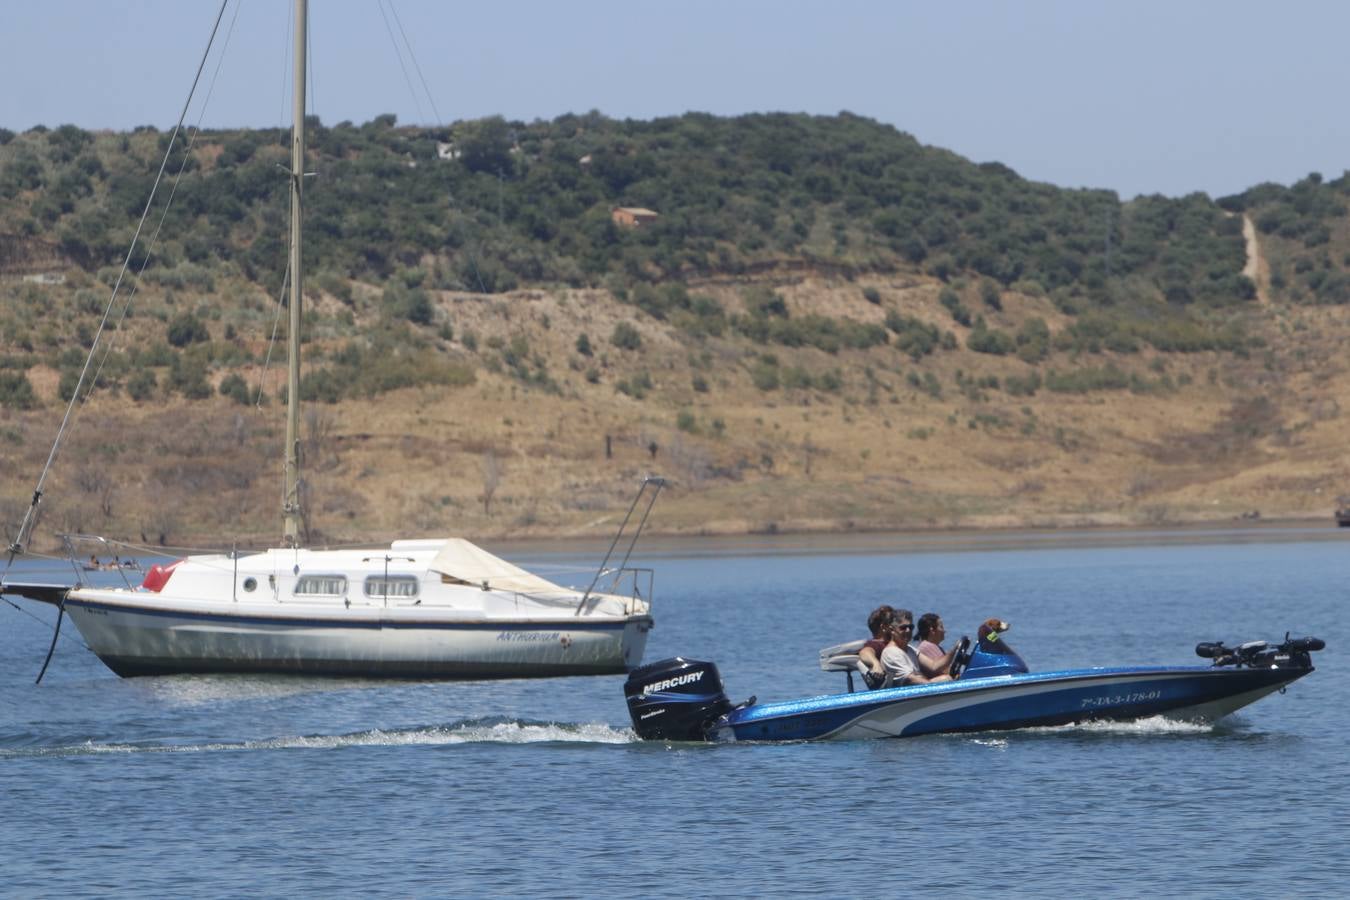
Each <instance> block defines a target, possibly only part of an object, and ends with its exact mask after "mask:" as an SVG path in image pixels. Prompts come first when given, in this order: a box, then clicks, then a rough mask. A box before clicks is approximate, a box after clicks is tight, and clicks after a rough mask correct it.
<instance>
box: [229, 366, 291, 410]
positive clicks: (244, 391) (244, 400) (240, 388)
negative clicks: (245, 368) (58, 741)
mask: <svg viewBox="0 0 1350 900" xmlns="http://www.w3.org/2000/svg"><path fill="white" fill-rule="evenodd" d="M217 390H219V391H220V394H221V396H223V397H229V398H230V399H231V400H233V401H234V402H235V403H238V404H240V405H242V406H248V405H249V404H250V403H252V402H253V397H252V396H251V392H250V391H249V389H248V382H247V381H245V380H244V379H243V377H242V376H241V375H239V374H238V373H237V372H231V373H230V374H229V375H226V376H225V377H224V378H222V379H221V381H220V387H219V388H217ZM304 393H305V392H304V388H303V385H302V386H301V391H300V395H301V396H304Z"/></svg>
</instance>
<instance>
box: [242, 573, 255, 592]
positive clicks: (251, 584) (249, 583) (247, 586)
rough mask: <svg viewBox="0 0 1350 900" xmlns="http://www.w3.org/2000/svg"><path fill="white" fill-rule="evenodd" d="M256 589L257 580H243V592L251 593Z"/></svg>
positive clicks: (251, 578) (249, 578) (250, 578)
mask: <svg viewBox="0 0 1350 900" xmlns="http://www.w3.org/2000/svg"><path fill="white" fill-rule="evenodd" d="M257 588H258V579H256V578H253V577H252V576H250V577H248V578H245V579H244V590H246V591H253V590H257Z"/></svg>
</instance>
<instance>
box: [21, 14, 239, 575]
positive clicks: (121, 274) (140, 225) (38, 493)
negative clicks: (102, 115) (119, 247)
mask: <svg viewBox="0 0 1350 900" xmlns="http://www.w3.org/2000/svg"><path fill="white" fill-rule="evenodd" d="M228 5H229V0H221V4H220V11H219V12H218V13H217V14H216V21H215V23H214V24H213V25H212V26H211V36H210V38H209V39H208V40H207V42H206V49H205V51H203V53H202V59H201V62H200V63H198V65H197V74H196V75H195V76H194V77H193V79H192V87H191V89H190V90H189V91H188V96H187V100H186V101H184V103H183V111H182V112H181V113H180V114H179V116H178V123H177V124H176V125H175V126H174V129H173V134H172V135H171V136H170V137H169V146H168V148H167V149H166V150H165V152H164V158H163V159H162V160H161V161H160V164H159V172H158V173H156V175H155V183H154V186H153V187H151V189H150V197H149V198H148V199H147V200H146V202H145V209H144V210H142V212H141V218H140V221H139V222H137V223H136V232H135V234H133V235H132V238H131V246H130V247H128V248H127V255H126V258H125V259H123V260H122V268H121V269H120V271H118V273H117V280H116V282H114V284H113V290H112V296H111V297H110V298H109V299H108V305H107V306H106V307H105V308H104V310H103V318H102V319H101V320H100V321H99V325H98V331H97V332H96V333H95V335H94V340H93V343H92V345H91V346H90V349H89V355H88V356H86V357H85V360H84V368H83V369H81V370H80V378H79V380H78V381H77V382H76V383H75V390H74V391H73V392H72V393H71V397H70V402H69V403H68V404H67V405H66V412H65V415H64V416H63V417H62V419H61V426H60V428H58V429H57V432H56V439H55V440H54V441H53V442H52V449H51V452H50V453H49V454H48V455H47V462H46V464H45V465H44V466H43V467H42V473H41V474H40V475H39V476H38V483H37V487H36V488H34V490H33V499H32V502H31V503H30V504H29V506H28V509H27V510H25V512H24V515H23V521H22V522H21V523H20V524H19V532H18V534H17V535H15V538H14V542H13V543H12V544H10V547H9V560H8V561H7V562H6V564H5V569H6V570H8V569H9V567H10V565H11V564H13V562H14V557H15V556H17V555H19V554H20V553H22V552H23V545H24V542H25V541H26V540H27V537H28V533H29V531H30V529H31V528H32V527H33V526H34V525H35V524H36V522H35V515H36V511H37V507H38V504H39V503H40V502H41V501H42V488H43V485H44V484H46V481H47V476H48V475H49V474H50V472H51V468H52V464H53V462H55V460H56V453H57V450H58V449H60V446H61V441H62V439H63V438H64V437H65V432H66V426H67V425H69V424H70V418H71V414H72V413H73V412H74V411H75V408H76V405H77V403H78V401H79V399H80V393H81V390H82V388H83V387H84V383H85V380H86V378H87V377H88V375H89V366H90V363H92V362H93V360H94V348H96V347H98V341H99V338H100V337H101V336H102V335H103V332H104V330H105V329H106V328H107V325H108V318H109V316H110V315H111V314H112V310H113V306H114V304H115V303H116V302H117V293H118V291H119V290H120V289H121V287H122V280H123V279H124V278H125V277H126V274H127V269H128V268H130V266H131V257H132V254H133V253H134V252H135V250H136V244H137V242H138V241H139V240H140V237H141V231H142V230H143V229H144V228H145V222H146V219H147V218H149V216H150V210H151V208H152V206H153V205H154V202H155V194H156V193H157V192H158V191H159V185H160V182H162V181H163V180H164V170H165V169H166V168H167V167H168V165H169V157H170V155H171V154H172V153H173V145H174V141H176V140H177V139H178V133H179V132H180V131H181V130H182V128H183V120H184V119H186V118H187V114H188V109H189V107H190V106H191V105H192V98H193V96H194V95H195V94H196V92H197V85H198V83H199V82H200V81H201V77H202V70H203V69H205V68H206V61H207V59H208V58H209V56H210V54H211V46H212V45H213V44H214V43H215V39H216V33H217V32H218V31H219V30H220V21H221V19H223V18H224V17H225V8H226V6H228Z"/></svg>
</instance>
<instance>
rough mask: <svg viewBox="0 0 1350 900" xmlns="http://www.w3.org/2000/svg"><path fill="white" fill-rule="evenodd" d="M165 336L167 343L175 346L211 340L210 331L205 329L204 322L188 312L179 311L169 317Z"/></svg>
mask: <svg viewBox="0 0 1350 900" xmlns="http://www.w3.org/2000/svg"><path fill="white" fill-rule="evenodd" d="M166 336H167V337H168V339H169V343H170V344H173V345H174V346H175V347H186V346H187V345H188V344H196V343H200V342H202V341H209V340H211V332H210V331H208V330H207V328H206V323H205V322H203V321H202V320H201V319H199V318H197V317H196V316H194V315H193V314H192V313H190V312H182V313H179V314H178V315H176V316H174V317H173V318H172V319H170V320H169V327H168V331H167V335H166Z"/></svg>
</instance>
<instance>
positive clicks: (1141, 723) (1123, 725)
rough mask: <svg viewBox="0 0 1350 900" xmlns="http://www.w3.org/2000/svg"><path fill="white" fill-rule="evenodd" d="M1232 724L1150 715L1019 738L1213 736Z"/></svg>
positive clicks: (1030, 731) (1000, 742)
mask: <svg viewBox="0 0 1350 900" xmlns="http://www.w3.org/2000/svg"><path fill="white" fill-rule="evenodd" d="M1231 728H1232V725H1231V724H1229V725H1226V726H1225V725H1222V724H1220V723H1214V722H1184V721H1180V720H1177V719H1169V718H1167V717H1166V716H1149V717H1148V718H1146V719H1134V720H1132V721H1128V722H1113V721H1100V722H1079V723H1077V724H1073V725H1053V726H1046V727H1043V728H1022V729H1019V730H1018V734H1019V735H1138V736H1141V737H1147V736H1151V735H1169V734H1213V733H1215V732H1217V731H1221V730H1231ZM1010 739H1011V738H1010V737H1009V736H1008V733H1007V732H1000V733H999V734H998V735H997V736H995V735H992V734H986V735H983V736H980V737H977V738H975V743H977V744H984V745H987V746H990V747H1004V746H1007V744H1008V741H1009V740H1010Z"/></svg>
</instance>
